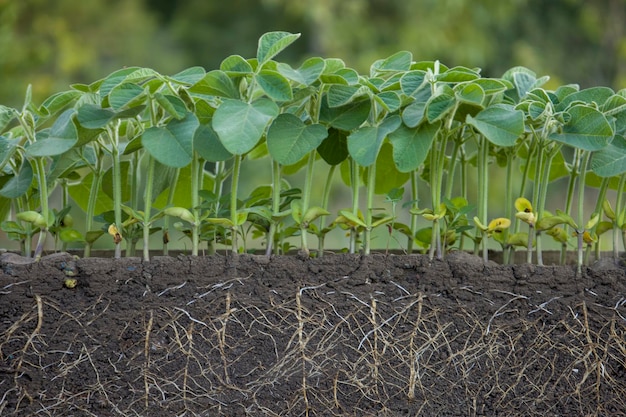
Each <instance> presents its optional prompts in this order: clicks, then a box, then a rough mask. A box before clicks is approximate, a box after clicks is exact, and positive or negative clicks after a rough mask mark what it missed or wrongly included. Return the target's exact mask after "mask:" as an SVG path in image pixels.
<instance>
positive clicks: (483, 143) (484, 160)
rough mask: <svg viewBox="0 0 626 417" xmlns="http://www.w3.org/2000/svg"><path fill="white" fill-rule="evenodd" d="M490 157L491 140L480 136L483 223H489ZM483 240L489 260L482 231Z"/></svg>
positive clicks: (479, 190)
mask: <svg viewBox="0 0 626 417" xmlns="http://www.w3.org/2000/svg"><path fill="white" fill-rule="evenodd" d="M488 158H489V141H488V140H487V139H486V138H484V137H480V139H479V150H478V218H479V219H480V221H481V222H482V224H485V225H486V224H488V215H487V206H488V194H487V187H488V186H489V175H488V168H489V165H488ZM481 235H482V236H481V241H482V246H483V261H485V262H487V261H488V260H489V248H488V245H487V243H488V242H487V236H486V234H485V233H484V232H481Z"/></svg>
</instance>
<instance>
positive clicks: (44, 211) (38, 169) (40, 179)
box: [35, 158, 50, 261]
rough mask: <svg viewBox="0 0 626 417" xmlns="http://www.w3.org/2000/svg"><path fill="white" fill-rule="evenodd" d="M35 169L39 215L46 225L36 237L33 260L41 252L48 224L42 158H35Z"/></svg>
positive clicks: (36, 259) (39, 256)
mask: <svg viewBox="0 0 626 417" xmlns="http://www.w3.org/2000/svg"><path fill="white" fill-rule="evenodd" d="M35 170H36V172H37V183H38V185H39V201H40V204H41V215H42V216H43V218H44V221H45V224H46V226H45V227H42V228H41V230H40V231H39V238H38V239H37V246H36V247H35V261H39V260H40V259H41V255H42V253H43V246H44V244H45V242H46V236H47V234H48V227H49V226H50V213H49V209H48V184H47V182H46V163H45V161H44V158H36V159H35Z"/></svg>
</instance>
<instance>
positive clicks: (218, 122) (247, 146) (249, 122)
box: [213, 98, 279, 155]
mask: <svg viewBox="0 0 626 417" xmlns="http://www.w3.org/2000/svg"><path fill="white" fill-rule="evenodd" d="M278 111H279V109H278V106H277V105H276V104H275V103H274V102H273V101H271V100H269V99H264V98H262V99H260V100H257V101H255V102H252V103H246V102H243V101H240V100H225V101H224V102H223V103H222V104H221V105H220V106H219V107H218V108H217V110H216V111H215V115H214V116H213V129H214V130H215V131H216V132H217V134H218V136H219V138H220V140H221V141H222V144H223V145H224V147H225V148H226V149H227V150H228V152H230V153H232V154H234V155H243V154H245V153H247V152H249V151H250V150H252V148H254V147H255V146H256V144H257V143H258V142H259V140H260V139H261V137H262V136H263V133H264V132H265V128H266V127H267V125H268V124H269V123H270V121H271V120H272V119H273V118H275V117H276V116H277V115H278Z"/></svg>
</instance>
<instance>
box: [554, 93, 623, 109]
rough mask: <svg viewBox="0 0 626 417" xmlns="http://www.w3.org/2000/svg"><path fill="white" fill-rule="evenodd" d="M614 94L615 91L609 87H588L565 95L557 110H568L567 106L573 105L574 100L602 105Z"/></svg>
mask: <svg viewBox="0 0 626 417" xmlns="http://www.w3.org/2000/svg"><path fill="white" fill-rule="evenodd" d="M613 94H615V93H614V92H613V90H611V89H610V88H609V87H591V88H586V89H584V90H580V91H576V92H574V93H572V94H570V95H568V96H566V97H564V98H563V99H562V100H561V102H560V103H559V104H558V106H556V110H557V111H564V110H567V108H568V107H569V106H570V105H572V104H573V103H574V102H583V103H586V104H592V103H595V104H597V105H599V106H601V105H603V104H604V102H605V101H606V100H607V99H608V98H609V97H611V96H612V95H613Z"/></svg>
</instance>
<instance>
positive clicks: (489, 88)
mask: <svg viewBox="0 0 626 417" xmlns="http://www.w3.org/2000/svg"><path fill="white" fill-rule="evenodd" d="M472 84H476V85H479V86H480V87H481V88H482V89H483V91H484V92H485V94H487V95H491V94H497V93H501V92H504V91H506V90H507V89H509V88H513V85H512V84H510V83H508V82H506V81H504V80H500V79H496V78H479V79H477V80H474V81H472Z"/></svg>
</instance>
